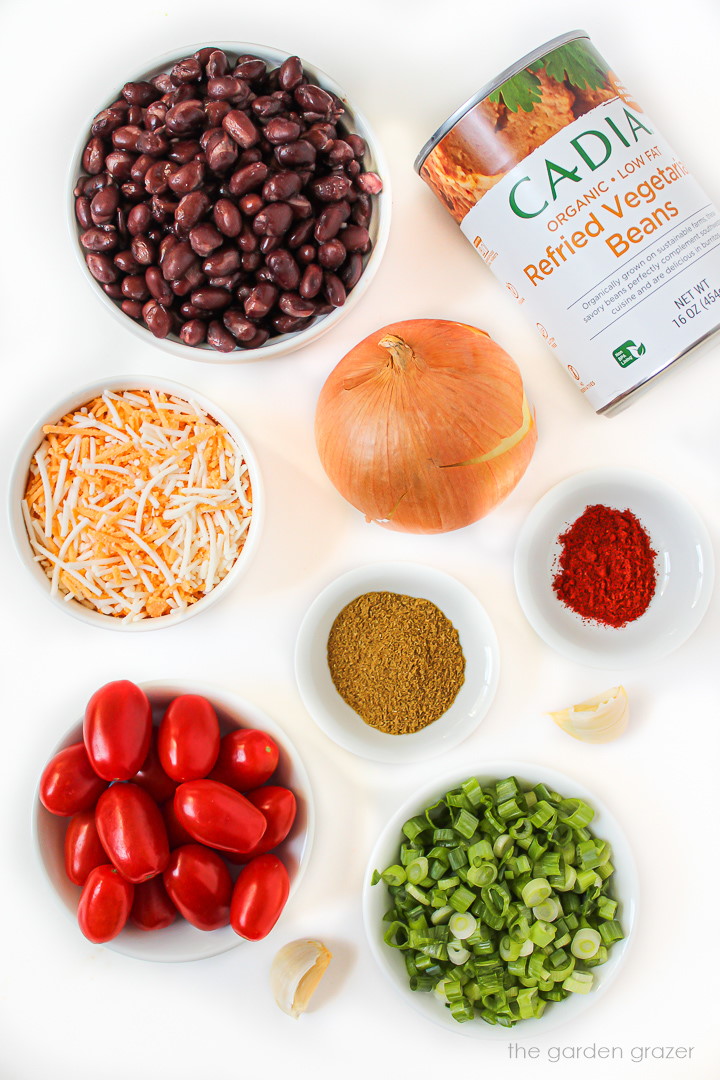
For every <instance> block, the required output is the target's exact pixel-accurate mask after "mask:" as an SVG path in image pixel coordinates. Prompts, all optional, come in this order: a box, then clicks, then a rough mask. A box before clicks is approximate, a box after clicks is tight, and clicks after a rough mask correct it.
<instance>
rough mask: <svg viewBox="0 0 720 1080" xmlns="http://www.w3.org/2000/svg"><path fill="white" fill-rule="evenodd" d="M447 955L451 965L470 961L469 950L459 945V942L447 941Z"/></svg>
mask: <svg viewBox="0 0 720 1080" xmlns="http://www.w3.org/2000/svg"><path fill="white" fill-rule="evenodd" d="M447 955H448V960H449V961H450V963H451V964H455V965H460V964H464V963H465V961H466V960H469V959H470V950H469V949H466V948H465V946H464V945H461V944H460V942H459V941H449V942H448V946H447Z"/></svg>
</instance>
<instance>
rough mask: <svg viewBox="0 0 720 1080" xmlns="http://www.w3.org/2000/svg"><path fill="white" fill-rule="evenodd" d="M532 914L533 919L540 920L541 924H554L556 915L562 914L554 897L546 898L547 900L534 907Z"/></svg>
mask: <svg viewBox="0 0 720 1080" xmlns="http://www.w3.org/2000/svg"><path fill="white" fill-rule="evenodd" d="M532 913H533V915H534V916H535V918H536V919H540V920H541V922H555V920H556V919H557V917H558V915H560V914H562V908H561V907H560V901H559V900H556V899H555V897H554V896H548V898H547V900H543V902H542V903H541V904H536V905H535V907H534V908H533V909H532Z"/></svg>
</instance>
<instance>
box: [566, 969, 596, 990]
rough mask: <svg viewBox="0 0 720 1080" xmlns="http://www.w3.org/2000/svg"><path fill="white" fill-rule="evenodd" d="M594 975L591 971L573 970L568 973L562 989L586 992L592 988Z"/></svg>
mask: <svg viewBox="0 0 720 1080" xmlns="http://www.w3.org/2000/svg"><path fill="white" fill-rule="evenodd" d="M593 981H594V976H593V974H592V972H591V971H573V973H572V975H568V977H567V979H565V980H564V982H563V984H562V986H563V990H571V991H572V992H573V993H574V994H587V993H589V991H590V990H591V989H592V984H593Z"/></svg>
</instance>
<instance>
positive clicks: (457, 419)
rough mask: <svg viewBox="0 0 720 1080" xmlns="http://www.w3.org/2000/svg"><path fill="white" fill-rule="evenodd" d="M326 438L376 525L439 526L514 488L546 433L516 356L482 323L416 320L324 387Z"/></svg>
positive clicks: (370, 347) (373, 337) (344, 489)
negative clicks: (531, 404) (539, 428)
mask: <svg viewBox="0 0 720 1080" xmlns="http://www.w3.org/2000/svg"><path fill="white" fill-rule="evenodd" d="M315 437H316V440H317V447H318V451H319V454H320V460H321V461H322V464H323V467H324V468H325V471H326V472H327V474H328V476H329V477H330V480H331V481H332V482H333V484H334V485H335V487H336V488H337V489H338V491H339V492H340V494H341V495H343V496H344V497H345V498H346V499H347V500H348V502H350V503H352V505H353V506H355V507H357V509H358V510H361V511H362V512H363V513H364V514H365V517H366V519H367V520H368V521H375V522H377V523H378V524H379V525H384V526H385V527H386V528H388V529H398V530H402V531H405V532H417V533H438V532H449V531H450V530H451V529H461V528H462V527H463V526H465V525H469V524H471V522H473V521H477V520H478V519H479V518H481V517H484V515H485V514H487V513H488V512H489V511H490V510H492V509H493V507H494V506H496V505H497V504H498V503H499V502H500V501H501V500H502V499H504V498H505V496H506V495H508V494H509V493H510V492H511V491H512V490H513V488H514V487H515V485H516V484H517V482H518V480H519V479H520V477H521V476H522V475H523V473H524V472H525V469H526V468H527V465H528V463H529V461H530V458H531V457H532V453H533V450H534V449H535V443H536V441H537V429H536V427H535V421H534V416H533V413H532V410H531V409H530V407H529V405H528V403H527V400H526V398H525V394H524V392H523V385H522V379H521V377H520V372H519V371H518V368H517V366H516V364H515V362H514V361H513V360H512V359H511V357H510V356H508V354H507V353H506V352H505V351H504V350H503V349H501V348H500V346H499V345H496V344H495V342H494V341H492V339H491V338H490V337H489V336H488V335H487V334H486V333H485V332H484V331H483V330H478V329H477V328H476V327H474V326H467V325H465V324H464V323H456V322H448V321H445V320H441V319H415V320H409V321H407V322H399V323H392V324H391V325H390V326H385V327H383V328H382V329H381V330H376V331H375V333H374V334H370V335H369V337H366V338H365V339H364V341H361V342H360V343H359V344H358V345H356V346H355V348H354V349H351V350H350V352H349V353H348V354H347V355H346V356H345V357H343V359H342V360H341V361H340V363H339V364H338V365H337V367H336V368H335V369H334V371H332V372H331V373H330V376H329V377H328V379H327V382H326V383H325V385H324V387H323V389H322V392H321V394H320V399H319V401H318V406H317V413H316V417H315Z"/></svg>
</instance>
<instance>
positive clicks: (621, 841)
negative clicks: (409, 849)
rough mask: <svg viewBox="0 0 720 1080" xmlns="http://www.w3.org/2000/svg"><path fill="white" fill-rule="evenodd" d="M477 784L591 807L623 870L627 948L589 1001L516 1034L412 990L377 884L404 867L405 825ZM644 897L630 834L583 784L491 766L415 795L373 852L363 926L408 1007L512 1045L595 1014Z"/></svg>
mask: <svg viewBox="0 0 720 1080" xmlns="http://www.w3.org/2000/svg"><path fill="white" fill-rule="evenodd" d="M470 776H475V777H477V779H478V780H479V782H480V784H481V785H483V786H484V785H486V784H488V783H492V782H494V781H496V780H500V779H504V778H505V777H509V776H514V777H515V778H516V779H517V780H518V782H519V783H520V784H521V786H523V787H525V788H528V787H533V786H534V785H535V784H538V783H543V784H546V785H547V786H548V787H549V788H550V789H551V790H554V791H557V792H558V793H559V794H560V795H562V796H563V797H564V798H580V799H583V800H584V801H585V802H587V803H588V805H589V806H591V807H592V808H593V810H594V811H595V817H594V818H593V820H592V822H591V824H590V830H591V831H592V833H593V834H594V835H595V836H598V837H600V838H601V839H603V840H608V841H609V842H610V845H611V847H612V863H613V866H614V867H615V873H614V874H613V878H612V880H613V882H614V888H613V893H614V896H615V898H616V899H617V900H618V901H619V907H618V919H619V920H620V923H621V925H622V928H623V931H624V933H625V937H624V938H623V939H622V940H621V941H617V942H615V944H614V945H613V946H612V948H611V949H610V950H609V956H608V960H607V961H606V962H605V963H604V964H601V965H600V966H599V967H596V968H593V969H592V970H593V972H594V974H595V984H594V987H593V989H592V990H591V991H590V993H589V994H571V995H570V996H569V997H568V998H566V999H565V1000H564V1001H558V1002H549V1003H548V1006H547V1008H546V1010H545V1012H544V1014H543V1015H542V1016H541V1017H540V1019H539V1020H536V1019H531V1020H522V1021H520V1022H518V1023H517V1024H515V1026H514V1027H511V1028H505V1027H500V1026H493V1025H492V1024H488V1023H486V1022H485V1021H484V1020H480V1019H475V1020H469V1021H467V1022H466V1023H462V1024H461V1023H458V1021H457V1020H454V1019H453V1017H452V1016H451V1014H450V1012H449V1010H448V1009H446V1008H445V1007H444V1005H442V1004H441V1002H440V1001H438V1000H437V999H436V998H435V996H434V995H433V994H428V993H422V992H418V991H412V990H411V989H410V985H409V982H408V974H407V971H406V969H405V962H404V959H403V954H402V951H401V950H400V949H395V948H392V947H391V946H389V945H386V944H385V942H384V941H383V934H384V932H385V930H386V929H387V923H383V915H384V914H385V912H386V911H387V910H388V908H389V907H390V906H391V905H390V896H389V893H388V891H387V888H386V886H385V885H384V884H383V883H382V882H379V883H378V884H377V885H371V884H370V880H371V877H372V873H373V871H374V870H379V871H380V872H382V871H383V870H385V868H386V867H387V866H390V865H392V864H393V863H396V862H398V860H399V851H400V844H401V842H402V840H403V836H402V832H401V829H402V825H403V823H404V822H405V821H407V820H408V819H409V818H411V817H413V816H414V815H415V814H421V813H422V812H423V810H424V809H425V808H426V807H428V806H431V805H432V804H433V803H434V802H436V801H437V800H438V799H440V798H442V797H443V795H445V793H446V792H448V791H452V790H453V788H456V787H459V786H460V784H462V783H464V781H465V780H467V779H468V778H469V777H470ZM638 892H639V886H638V876H637V870H636V867H635V860H634V858H633V854H632V851H631V849H630V846H629V844H628V841H627V839H626V837H625V834H624V832H623V831H622V828H621V827H620V825H619V824H618V822H617V820H616V819H615V818H614V817H613V815H612V814H611V813H610V811H609V810H608V809H607V807H606V806H605V804H604V803H602V802H601V801H600V799H598V797H597V796H596V795H594V794H593V793H592V792H590V791H588V790H587V789H586V788H585V787H583V785H582V784H578V783H577V781H575V780H573V779H571V777H569V776H565V775H564V774H563V773H560V772H556V771H555V770H554V769H546V768H545V767H544V766H542V765H531V764H529V763H527V762H521V761H483V762H481V763H480V764H479V765H478V766H477V768H476V769H475V770H473V768H472V766H470V765H468V767H467V768H466V769H463V771H462V772H458V771H457V770H456V771H455V772H453V773H451V774H449V775H447V776H445V777H441V778H440V779H437V778H436V779H434V780H432V781H431V782H430V783H428V784H427V785H426V786H425V787H424V788H423V789H422V790H421V791H414V792H413V794H412V795H411V796H410V797H409V798H408V799H407V800H406V801H405V802H404V803H403V805H402V806H401V807H400V808H399V809H398V810H397V811H396V813H395V814H393V816H392V818H391V819H390V821H388V823H387V825H386V826H385V828H384V829H383V831H382V833H381V834H380V836H379V838H378V840H377V843H376V844H375V847H374V848H373V851H372V854H371V855H370V860H369V862H368V865H367V869H366V871H365V881H364V883H363V919H364V922H365V933H366V935H367V939H368V943H369V945H370V951H371V952H372V954H373V956H374V958H375V960H376V961H377V963H378V965H379V967H380V969H381V971H382V972H383V974H384V975H385V976H386V978H388V979H389V980H390V982H391V983H392V984H393V986H394V987H395V989H396V990H397V991H398V993H399V994H400V995H401V996H402V997H403V999H404V1000H405V1002H406V1003H407V1004H408V1005H411V1006H414V1007H415V1009H416V1010H417V1011H418V1012H420V1013H421V1014H422V1015H423V1016H424V1017H425V1018H426V1019H427V1020H431V1021H433V1023H436V1024H439V1025H440V1026H441V1027H444V1028H445V1029H446V1030H447V1031H452V1032H455V1034H457V1035H465V1036H469V1037H470V1038H475V1039H494V1040H496V1041H507V1040H509V1039H517V1038H518V1037H520V1038H524V1037H529V1038H538V1037H539V1038H541V1037H543V1036H544V1035H545V1033H546V1032H548V1031H550V1030H552V1028H555V1027H557V1026H558V1025H560V1024H564V1023H565V1022H566V1021H570V1020H573V1019H575V1018H576V1017H577V1016H579V1015H580V1014H581V1013H583V1012H584V1011H585V1010H586V1009H588V1008H590V1007H591V1006H592V1005H593V1003H594V1002H595V1001H597V1000H598V998H599V997H600V995H601V994H604V993H605V992H606V991H607V989H608V987H609V986H610V984H611V983H612V981H613V979H614V978H615V977H616V975H617V973H618V971H619V969H620V965H621V964H622V962H623V960H624V959H625V956H626V954H627V949H628V946H629V944H630V940H631V938H632V935H633V933H634V929H635V923H636V919H637V903H638Z"/></svg>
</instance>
